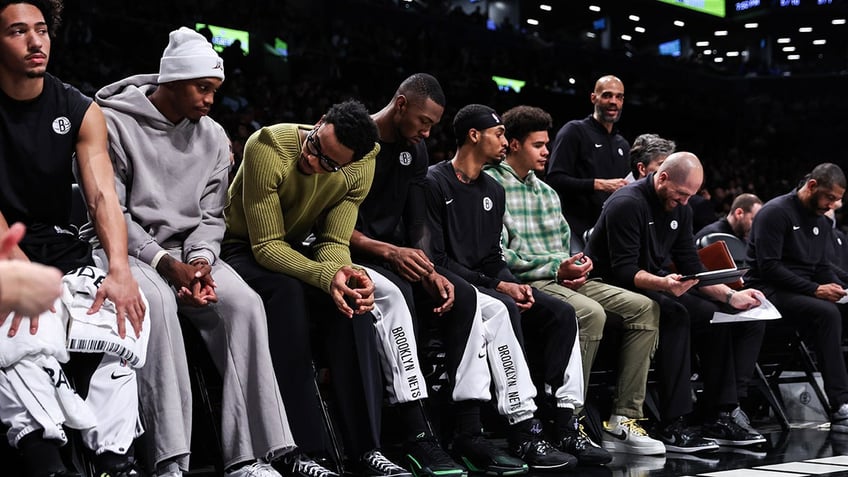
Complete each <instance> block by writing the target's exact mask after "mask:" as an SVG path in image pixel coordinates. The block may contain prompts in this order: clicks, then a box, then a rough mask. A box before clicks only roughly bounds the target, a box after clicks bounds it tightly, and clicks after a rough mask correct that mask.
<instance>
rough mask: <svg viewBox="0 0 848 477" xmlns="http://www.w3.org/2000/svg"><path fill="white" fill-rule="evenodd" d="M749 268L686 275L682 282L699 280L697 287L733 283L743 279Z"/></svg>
mask: <svg viewBox="0 0 848 477" xmlns="http://www.w3.org/2000/svg"><path fill="white" fill-rule="evenodd" d="M748 270H749V269H748V268H747V267H746V268H725V269H724V270H713V271H710V272H701V273H698V274H695V275H684V276H683V277H682V278H681V280H695V279H697V280H698V285H697V286H699V287H700V286H706V285H718V284H719V283H732V282H735V281H736V280H739V279H740V278H742V276H743V275H745V274H746V273H747V272H748Z"/></svg>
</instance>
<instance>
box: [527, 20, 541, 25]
mask: <svg viewBox="0 0 848 477" xmlns="http://www.w3.org/2000/svg"><path fill="white" fill-rule="evenodd" d="M527 24H528V25H533V26H536V25H538V24H539V20H536V19H535V18H528V19H527Z"/></svg>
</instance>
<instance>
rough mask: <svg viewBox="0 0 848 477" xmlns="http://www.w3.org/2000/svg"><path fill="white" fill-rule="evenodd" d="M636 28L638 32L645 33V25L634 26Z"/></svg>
mask: <svg viewBox="0 0 848 477" xmlns="http://www.w3.org/2000/svg"><path fill="white" fill-rule="evenodd" d="M634 30H635V31H636V33H645V27H640V26H637V27H636V28H634Z"/></svg>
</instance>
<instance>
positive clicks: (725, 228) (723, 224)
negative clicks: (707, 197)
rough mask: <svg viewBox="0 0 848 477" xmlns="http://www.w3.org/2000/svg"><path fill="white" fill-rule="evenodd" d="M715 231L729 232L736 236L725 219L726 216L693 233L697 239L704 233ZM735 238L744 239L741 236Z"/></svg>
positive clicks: (713, 232)
mask: <svg viewBox="0 0 848 477" xmlns="http://www.w3.org/2000/svg"><path fill="white" fill-rule="evenodd" d="M715 233H721V234H730V235H733V236H734V237H736V234H735V233H734V232H733V227H731V226H730V222H728V221H727V217H722V218H720V219H718V220H716V221H715V222H713V223H711V224H709V225H707V226H706V227H704V228H702V229H701V230H699V231H698V232H697V233H696V234H695V240H698V239H699V238H701V237H703V236H704V235H707V234H715ZM737 238H738V239H739V240H742V241H745V239H743V238H742V237H737Z"/></svg>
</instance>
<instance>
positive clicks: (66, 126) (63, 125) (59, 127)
mask: <svg viewBox="0 0 848 477" xmlns="http://www.w3.org/2000/svg"><path fill="white" fill-rule="evenodd" d="M53 132H55V133H56V134H68V133H69V132H71V120H70V119H68V118H66V117H65V116H59V117H58V118H56V119H54V120H53Z"/></svg>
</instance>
